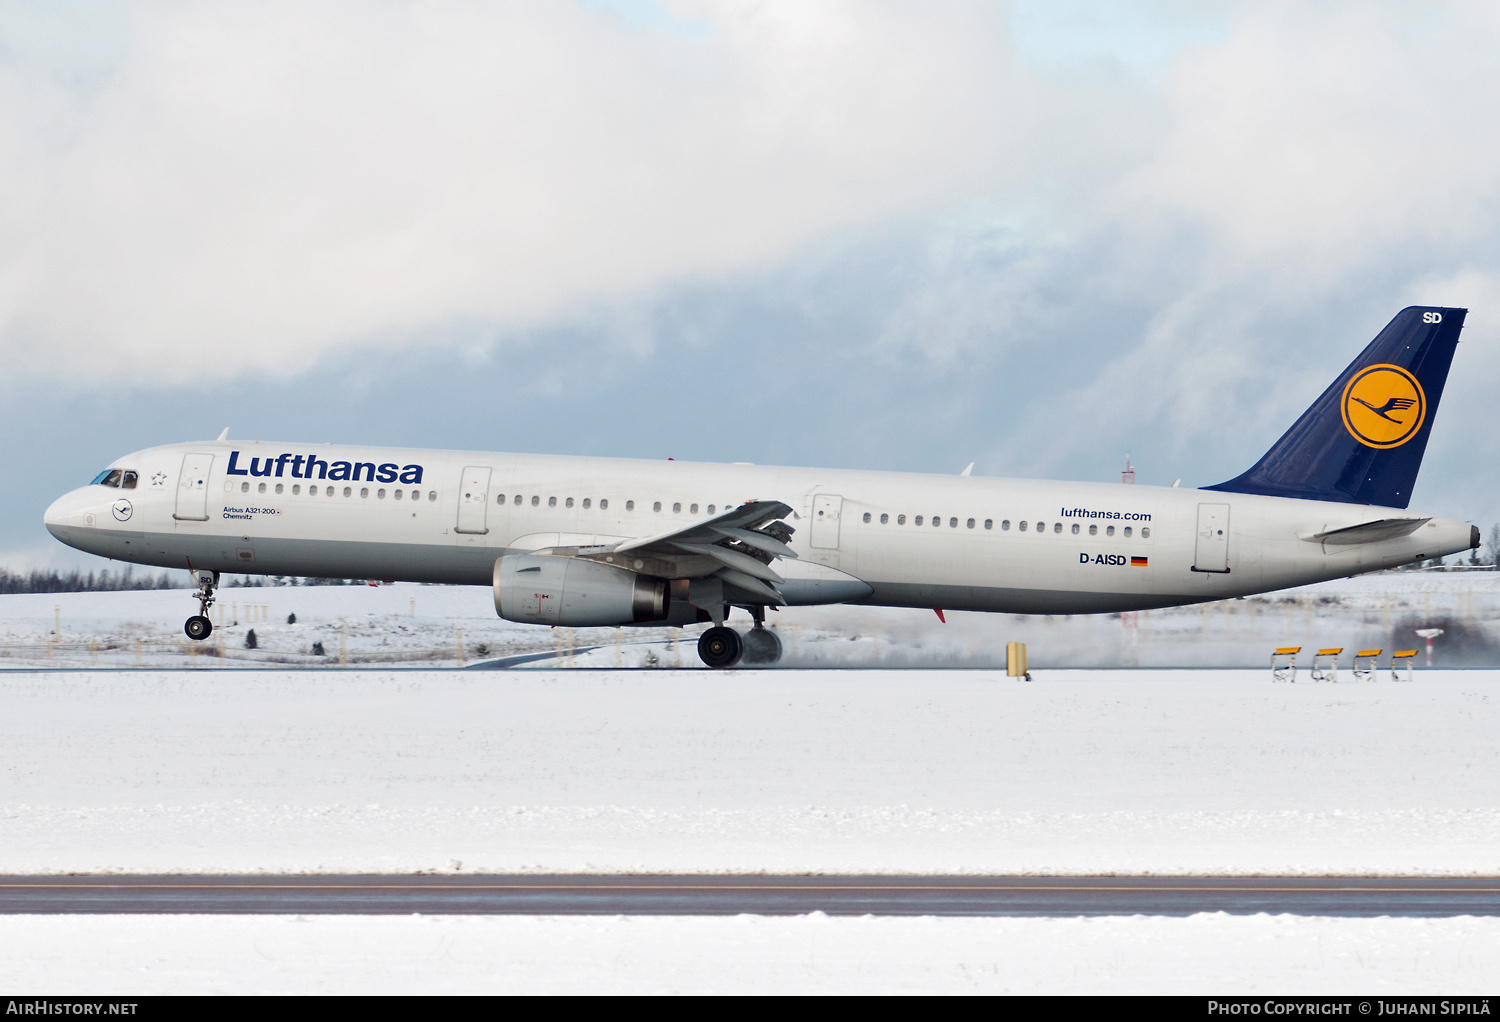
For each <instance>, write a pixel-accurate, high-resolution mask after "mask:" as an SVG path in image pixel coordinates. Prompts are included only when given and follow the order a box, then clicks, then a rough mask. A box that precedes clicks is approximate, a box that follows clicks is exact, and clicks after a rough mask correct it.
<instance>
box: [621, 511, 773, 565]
mask: <svg viewBox="0 0 1500 1022" xmlns="http://www.w3.org/2000/svg"><path fill="white" fill-rule="evenodd" d="M791 513H792V509H791V506H790V505H788V504H783V503H782V502H781V501H779V500H752V501H750V502H749V503H746V504H741V505H740V506H739V507H737V508H734V509H733V510H730V511H725V512H724V513H723V514H721V515H719V516H718V517H717V518H705V519H704V520H703V521H701V522H694V523H692V524H691V525H683V526H678V527H677V528H675V529H673V530H671V531H670V532H663V533H660V534H659V535H656V536H647V537H645V538H644V539H632V540H628V541H626V542H624V543H621V544H620V545H619V546H617V547H615V548H614V553H617V554H624V553H629V552H631V551H641V552H645V553H650V552H653V551H656V550H659V549H662V548H664V547H669V546H671V545H673V544H674V543H675V542H679V541H680V542H686V543H717V542H718V541H719V540H720V539H722V538H723V536H721V535H720V533H719V530H720V529H754V528H756V527H757V526H760V525H765V524H766V523H767V522H772V521H775V520H776V519H778V518H785V517H786V516H787V515H789V514H791Z"/></svg>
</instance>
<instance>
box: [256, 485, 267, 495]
mask: <svg viewBox="0 0 1500 1022" xmlns="http://www.w3.org/2000/svg"><path fill="white" fill-rule="evenodd" d="M255 492H257V493H265V492H266V484H265V483H261V484H260V485H259V486H257V487H256V488H255Z"/></svg>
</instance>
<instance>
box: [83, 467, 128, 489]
mask: <svg viewBox="0 0 1500 1022" xmlns="http://www.w3.org/2000/svg"><path fill="white" fill-rule="evenodd" d="M134 475H135V473H134V472H132V473H131V476H134ZM89 485H90V486H119V485H120V470H119V469H117V468H107V469H105V470H104V471H103V472H100V473H99V474H98V475H97V476H95V477H94V481H93V482H92V483H89ZM132 485H134V484H133V483H132Z"/></svg>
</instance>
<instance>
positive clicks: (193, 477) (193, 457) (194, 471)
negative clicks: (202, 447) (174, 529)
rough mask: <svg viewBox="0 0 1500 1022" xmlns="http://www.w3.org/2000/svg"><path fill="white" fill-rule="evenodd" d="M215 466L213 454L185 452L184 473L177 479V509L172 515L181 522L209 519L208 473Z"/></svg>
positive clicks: (183, 460) (183, 459) (183, 458)
mask: <svg viewBox="0 0 1500 1022" xmlns="http://www.w3.org/2000/svg"><path fill="white" fill-rule="evenodd" d="M213 467H214V456H213V455H212V454H185V455H183V457H182V474H181V475H180V476H179V477H178V479H177V510H176V511H174V512H172V517H173V518H176V519H177V520H178V521H180V522H206V521H208V473H209V471H210V470H211V469H212V468H213Z"/></svg>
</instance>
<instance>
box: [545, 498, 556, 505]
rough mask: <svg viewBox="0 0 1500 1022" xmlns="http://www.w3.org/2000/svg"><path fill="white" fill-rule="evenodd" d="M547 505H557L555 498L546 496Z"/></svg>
mask: <svg viewBox="0 0 1500 1022" xmlns="http://www.w3.org/2000/svg"><path fill="white" fill-rule="evenodd" d="M547 506H548V507H557V498H556V497H548V498H547Z"/></svg>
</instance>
